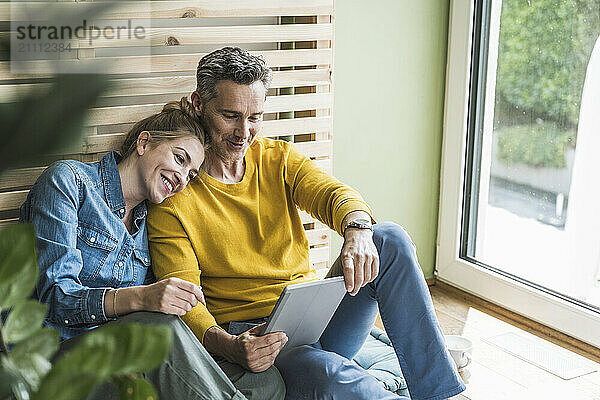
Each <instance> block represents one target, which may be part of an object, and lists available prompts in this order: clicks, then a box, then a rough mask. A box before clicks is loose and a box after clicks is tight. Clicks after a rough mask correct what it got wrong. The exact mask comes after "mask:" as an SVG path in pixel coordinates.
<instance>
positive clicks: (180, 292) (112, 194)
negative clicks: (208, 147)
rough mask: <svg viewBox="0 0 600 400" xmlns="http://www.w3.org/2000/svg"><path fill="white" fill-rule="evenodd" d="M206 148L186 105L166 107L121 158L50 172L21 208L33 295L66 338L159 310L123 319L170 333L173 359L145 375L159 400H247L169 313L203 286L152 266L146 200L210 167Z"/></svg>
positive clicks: (195, 297) (58, 166)
mask: <svg viewBox="0 0 600 400" xmlns="http://www.w3.org/2000/svg"><path fill="white" fill-rule="evenodd" d="M203 144H204V132H203V130H202V128H201V126H200V125H199V124H198V122H197V121H196V118H195V116H194V112H193V109H192V107H191V105H190V103H189V102H188V101H187V99H186V98H185V97H184V98H182V99H181V101H179V102H171V103H168V104H166V105H165V106H164V108H163V110H162V111H161V112H160V113H158V114H155V115H152V116H150V117H148V118H146V119H144V120H142V121H140V122H138V123H137V124H135V125H134V126H133V128H132V129H131V130H130V131H129V133H128V134H127V137H126V139H125V142H124V144H123V146H122V148H121V152H120V154H119V153H117V152H110V153H108V154H107V155H105V156H104V157H103V158H102V159H101V160H100V161H99V162H95V163H87V164H86V163H81V162H78V161H72V160H68V161H59V162H56V163H54V164H53V165H51V166H50V167H49V168H48V169H46V170H45V171H44V173H43V174H42V175H41V176H40V178H39V179H38V180H37V182H36V183H35V185H34V186H33V187H32V189H31V191H30V193H29V195H28V196H27V200H26V202H25V203H24V204H23V205H22V207H21V220H23V221H29V222H32V223H33V224H34V225H35V229H36V236H37V246H38V258H39V265H40V276H39V280H38V284H37V288H36V293H35V295H36V297H37V298H38V299H39V300H40V301H42V302H44V303H46V304H48V306H49V307H48V315H47V319H46V323H47V324H48V325H49V326H52V327H55V328H56V329H58V330H59V332H60V335H61V339H62V340H66V339H70V338H72V337H74V336H76V335H79V334H82V333H85V332H86V331H89V330H90V329H93V328H95V327H97V326H99V325H101V324H103V323H106V322H108V321H111V320H114V319H116V318H119V317H123V316H124V315H126V314H130V313H133V312H135V311H156V312H160V313H134V314H130V315H128V316H127V317H125V318H120V320H123V321H135V322H141V323H167V324H169V325H171V326H172V327H173V329H174V334H175V335H174V336H175V337H174V345H173V348H172V350H171V354H170V355H169V357H168V358H167V360H166V361H165V362H164V363H163V365H161V366H160V367H159V368H158V369H157V370H155V371H152V372H150V373H148V374H146V377H147V378H148V379H149V380H150V381H151V382H153V383H154V385H155V387H156V388H157V392H158V394H159V396H160V397H161V398H187V399H196V398H201V399H205V398H207V396H208V397H209V398H215V399H220V398H224V399H225V398H226V399H231V398H235V399H243V398H244V396H243V395H242V393H241V392H240V391H238V390H237V389H236V388H235V387H234V386H233V385H232V383H231V382H230V381H229V380H228V379H227V377H226V376H225V375H224V374H223V372H222V371H221V370H220V369H219V368H218V366H217V365H216V364H215V363H214V361H213V360H212V358H211V357H210V355H208V353H207V352H206V351H205V350H204V348H203V347H202V346H201V344H200V343H199V342H198V341H197V340H196V338H195V337H194V335H193V334H192V333H191V332H190V331H189V329H188V328H187V327H186V326H185V325H184V324H183V323H182V322H181V320H180V319H179V318H177V317H173V316H170V317H169V316H167V315H165V314H172V315H176V316H180V315H184V314H185V313H186V312H188V311H190V310H191V309H192V308H193V307H194V306H195V305H196V304H198V302H199V301H202V302H203V301H204V298H203V295H202V292H201V289H200V287H198V286H196V285H194V284H192V283H189V282H186V281H183V280H181V279H177V278H172V279H166V280H163V281H160V282H155V279H154V276H153V274H152V273H151V270H150V269H149V266H150V256H149V253H148V239H147V232H146V214H147V209H146V200H148V201H150V202H152V203H160V202H162V201H163V200H164V199H165V198H167V197H170V196H172V195H174V194H175V193H178V192H180V191H182V190H183V189H184V188H185V186H186V185H187V183H188V182H189V181H190V180H191V179H193V178H194V177H195V176H196V174H197V172H198V169H199V168H200V165H201V164H202V162H203V160H204V148H203ZM175 360H176V362H173V361H175ZM102 390H103V391H105V390H107V388H106V387H105V388H103V389H102ZM96 395H97V396H98V397H99V398H107V397H109V394H108V393H106V392H102V393H96Z"/></svg>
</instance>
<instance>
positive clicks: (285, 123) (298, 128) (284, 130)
mask: <svg viewBox="0 0 600 400" xmlns="http://www.w3.org/2000/svg"><path fill="white" fill-rule="evenodd" d="M331 124H332V120H331V117H321V118H315V117H309V118H295V119H281V120H275V121H265V122H263V128H262V132H261V135H262V136H264V137H273V136H283V135H295V134H300V133H314V132H322V131H327V130H329V129H331Z"/></svg>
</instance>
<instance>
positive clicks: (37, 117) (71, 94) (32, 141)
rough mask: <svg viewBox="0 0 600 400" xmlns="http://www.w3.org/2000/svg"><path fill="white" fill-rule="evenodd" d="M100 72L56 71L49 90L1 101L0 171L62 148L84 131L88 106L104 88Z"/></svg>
mask: <svg viewBox="0 0 600 400" xmlns="http://www.w3.org/2000/svg"><path fill="white" fill-rule="evenodd" d="M108 86H109V85H108V80H107V78H106V77H104V76H101V75H92V74H86V75H64V74H63V75H58V76H56V77H55V78H54V80H53V82H52V84H51V86H50V88H49V90H47V91H38V92H35V93H31V94H29V95H26V96H25V97H24V98H23V99H21V100H20V101H19V102H18V103H4V104H0V120H1V121H2V125H3V126H2V130H0V143H2V147H0V172H2V171H3V170H4V169H6V168H14V167H19V166H30V165H33V163H34V162H36V161H38V160H39V158H40V155H44V154H57V153H61V152H64V151H65V150H66V148H67V146H68V145H72V144H73V143H75V142H77V141H78V140H79V138H80V136H81V133H82V132H83V129H81V126H82V125H83V123H84V121H85V118H86V115H87V112H88V109H89V108H91V107H93V105H94V104H95V103H96V100H97V99H98V97H99V96H100V94H101V93H102V92H103V91H104V90H106V89H107V87H108Z"/></svg>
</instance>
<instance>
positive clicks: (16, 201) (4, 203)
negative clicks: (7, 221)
mask: <svg viewBox="0 0 600 400" xmlns="http://www.w3.org/2000/svg"><path fill="white" fill-rule="evenodd" d="M27 193H29V190H18V191H14V192H6V193H0V211H9V210H16V209H18V208H19V207H21V204H23V202H24V201H25V199H26V198H27Z"/></svg>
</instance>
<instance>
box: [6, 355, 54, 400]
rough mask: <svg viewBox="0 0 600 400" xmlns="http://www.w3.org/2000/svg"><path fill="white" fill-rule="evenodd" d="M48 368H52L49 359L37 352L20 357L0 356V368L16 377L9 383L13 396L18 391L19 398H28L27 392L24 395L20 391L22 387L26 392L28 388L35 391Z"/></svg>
mask: <svg viewBox="0 0 600 400" xmlns="http://www.w3.org/2000/svg"><path fill="white" fill-rule="evenodd" d="M50 368H52V364H51V363H50V361H48V360H47V359H46V358H44V357H43V356H41V355H40V354H37V353H31V354H27V355H25V357H21V358H13V357H11V356H8V357H3V358H2V369H3V370H4V371H6V372H7V373H8V374H10V375H12V376H14V377H16V378H17V379H16V380H15V381H14V382H13V384H12V385H11V386H12V390H13V393H15V396H17V392H18V393H20V394H19V395H18V396H17V397H21V398H23V397H27V398H29V394H27V396H25V395H24V394H23V393H22V392H23V388H25V391H26V392H27V393H29V390H33V391H35V390H36V389H37V387H38V385H39V383H40V381H41V380H42V378H43V377H44V376H45V375H46V374H47V373H48V371H49V370H50ZM15 390H16V391H17V392H15Z"/></svg>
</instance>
